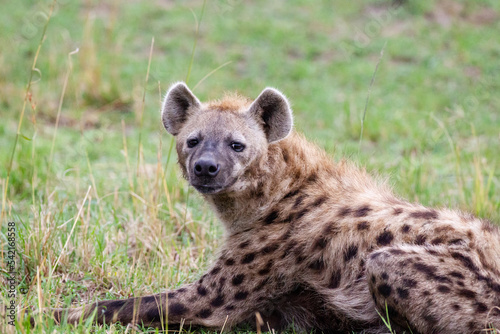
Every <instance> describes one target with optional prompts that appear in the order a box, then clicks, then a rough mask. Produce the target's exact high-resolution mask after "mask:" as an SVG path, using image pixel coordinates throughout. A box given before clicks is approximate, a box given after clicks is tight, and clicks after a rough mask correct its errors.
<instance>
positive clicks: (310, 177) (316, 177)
mask: <svg viewBox="0 0 500 334" xmlns="http://www.w3.org/2000/svg"><path fill="white" fill-rule="evenodd" d="M317 179H318V174H316V173H312V174H311V175H309V177H308V178H307V180H306V181H307V182H309V183H313V182H316V180H317Z"/></svg>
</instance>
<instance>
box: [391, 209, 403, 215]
mask: <svg viewBox="0 0 500 334" xmlns="http://www.w3.org/2000/svg"><path fill="white" fill-rule="evenodd" d="M402 213H403V209H401V208H394V211H393V212H392V214H393V215H394V216H399V215H400V214H402Z"/></svg>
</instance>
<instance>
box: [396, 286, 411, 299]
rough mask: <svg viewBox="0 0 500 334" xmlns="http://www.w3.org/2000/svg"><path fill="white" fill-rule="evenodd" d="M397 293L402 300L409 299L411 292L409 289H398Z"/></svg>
mask: <svg viewBox="0 0 500 334" xmlns="http://www.w3.org/2000/svg"><path fill="white" fill-rule="evenodd" d="M396 292H397V293H398V296H399V298H401V299H407V298H408V295H409V292H408V290H407V289H402V288H397V289H396Z"/></svg>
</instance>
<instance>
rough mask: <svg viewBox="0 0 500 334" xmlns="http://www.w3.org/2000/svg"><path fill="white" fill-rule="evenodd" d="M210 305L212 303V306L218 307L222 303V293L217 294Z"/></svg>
mask: <svg viewBox="0 0 500 334" xmlns="http://www.w3.org/2000/svg"><path fill="white" fill-rule="evenodd" d="M210 305H212V306H213V307H220V306H222V305H224V295H218V296H217V297H215V298H214V299H212V301H211V302H210Z"/></svg>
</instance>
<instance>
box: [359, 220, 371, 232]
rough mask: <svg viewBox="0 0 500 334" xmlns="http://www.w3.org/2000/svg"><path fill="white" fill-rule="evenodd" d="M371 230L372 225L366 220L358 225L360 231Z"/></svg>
mask: <svg viewBox="0 0 500 334" xmlns="http://www.w3.org/2000/svg"><path fill="white" fill-rule="evenodd" d="M369 228H370V223H368V222H367V221H365V220H363V221H360V222H359V223H358V225H357V229H358V231H363V230H368V229H369Z"/></svg>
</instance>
